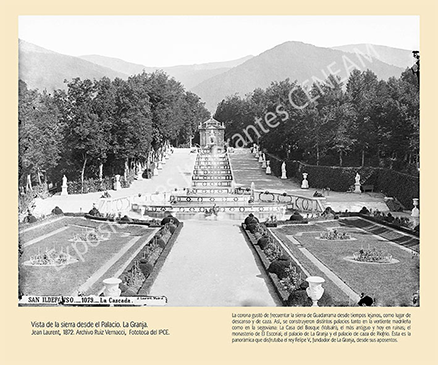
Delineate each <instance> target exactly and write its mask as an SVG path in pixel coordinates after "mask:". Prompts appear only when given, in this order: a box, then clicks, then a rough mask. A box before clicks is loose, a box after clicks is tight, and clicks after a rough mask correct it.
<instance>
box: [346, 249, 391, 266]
mask: <svg viewBox="0 0 438 365" xmlns="http://www.w3.org/2000/svg"><path fill="white" fill-rule="evenodd" d="M353 259H354V260H356V261H361V262H375V263H390V262H391V261H392V255H389V254H387V253H384V252H383V251H382V250H378V249H377V248H375V247H373V248H370V249H368V250H364V249H363V248H361V249H360V250H359V251H358V252H355V253H354V254H353Z"/></svg>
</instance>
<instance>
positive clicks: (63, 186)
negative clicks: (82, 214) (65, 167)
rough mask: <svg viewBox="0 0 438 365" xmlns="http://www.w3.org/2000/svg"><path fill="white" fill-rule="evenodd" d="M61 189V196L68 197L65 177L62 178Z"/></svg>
mask: <svg viewBox="0 0 438 365" xmlns="http://www.w3.org/2000/svg"><path fill="white" fill-rule="evenodd" d="M61 188H62V191H61V195H68V192H67V177H66V176H65V175H64V176H63V177H62V186H61Z"/></svg>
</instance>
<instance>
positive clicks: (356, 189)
mask: <svg viewBox="0 0 438 365" xmlns="http://www.w3.org/2000/svg"><path fill="white" fill-rule="evenodd" d="M354 180H355V182H354V192H355V193H361V192H362V191H361V190H360V175H359V173H358V172H357V173H356V177H355V178H354Z"/></svg>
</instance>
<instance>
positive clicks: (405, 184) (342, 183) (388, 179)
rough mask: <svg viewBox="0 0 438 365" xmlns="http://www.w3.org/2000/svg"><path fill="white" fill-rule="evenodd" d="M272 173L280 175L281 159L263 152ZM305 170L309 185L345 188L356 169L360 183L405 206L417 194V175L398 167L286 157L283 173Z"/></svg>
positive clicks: (296, 174) (299, 176) (298, 175)
mask: <svg viewBox="0 0 438 365" xmlns="http://www.w3.org/2000/svg"><path fill="white" fill-rule="evenodd" d="M267 156H268V159H269V160H270V161H271V169H272V173H273V175H275V176H278V177H280V176H281V164H282V163H283V160H281V159H279V158H277V157H275V156H273V155H270V154H267ZM303 172H306V173H308V174H309V175H308V177H307V180H308V181H309V185H310V187H312V188H316V189H323V188H330V190H333V191H343V192H345V191H348V190H349V189H350V187H352V186H354V182H355V176H356V173H359V175H360V176H361V184H362V185H374V191H377V192H378V191H380V192H382V193H384V194H385V195H387V196H392V197H396V198H397V199H398V200H399V201H400V202H401V203H402V204H403V205H404V206H405V207H406V208H407V209H410V208H412V199H413V198H419V194H420V179H419V177H416V176H411V175H408V174H404V173H401V172H398V171H394V170H390V169H384V168H380V167H369V166H365V167H339V166H316V165H307V164H305V163H302V162H299V161H293V160H288V161H286V173H287V177H288V178H289V179H290V178H296V179H298V180H300V181H301V180H302V178H303V175H302V173H303Z"/></svg>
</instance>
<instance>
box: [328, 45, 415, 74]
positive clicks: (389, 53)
mask: <svg viewBox="0 0 438 365" xmlns="http://www.w3.org/2000/svg"><path fill="white" fill-rule="evenodd" d="M331 48H332V49H337V50H339V51H343V52H348V53H355V52H356V50H359V51H360V52H362V53H364V54H366V53H370V54H371V55H372V56H373V57H375V58H377V59H378V60H380V61H382V62H385V63H387V64H388V65H393V66H397V67H402V68H404V69H405V68H406V67H412V66H413V64H414V63H415V59H414V57H413V56H412V51H418V50H416V49H413V50H407V49H402V48H394V47H387V46H379V45H376V44H371V45H370V44H365V43H361V44H347V45H345V46H338V47H331Z"/></svg>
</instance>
